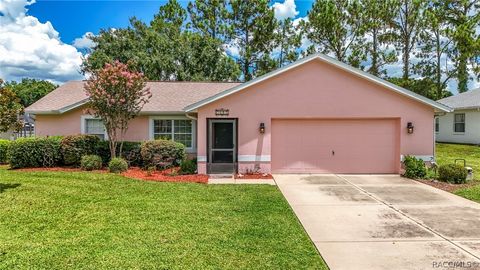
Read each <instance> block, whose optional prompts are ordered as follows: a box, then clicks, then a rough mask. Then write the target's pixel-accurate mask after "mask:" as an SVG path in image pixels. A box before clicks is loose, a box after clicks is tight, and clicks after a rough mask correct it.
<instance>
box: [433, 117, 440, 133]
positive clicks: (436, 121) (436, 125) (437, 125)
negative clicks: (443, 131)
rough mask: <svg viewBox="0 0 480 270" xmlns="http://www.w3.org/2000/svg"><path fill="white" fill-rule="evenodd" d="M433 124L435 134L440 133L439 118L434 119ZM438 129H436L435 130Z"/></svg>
mask: <svg viewBox="0 0 480 270" xmlns="http://www.w3.org/2000/svg"><path fill="white" fill-rule="evenodd" d="M433 124H434V129H435V133H439V132H440V117H438V116H437V117H435V122H434V123H433ZM437 127H438V129H437Z"/></svg>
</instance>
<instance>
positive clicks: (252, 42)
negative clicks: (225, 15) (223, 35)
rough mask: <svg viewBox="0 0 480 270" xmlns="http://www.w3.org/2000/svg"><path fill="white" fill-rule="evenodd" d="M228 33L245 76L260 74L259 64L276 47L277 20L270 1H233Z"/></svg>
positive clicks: (248, 77)
mask: <svg viewBox="0 0 480 270" xmlns="http://www.w3.org/2000/svg"><path fill="white" fill-rule="evenodd" d="M230 9H231V11H230V13H229V28H230V29H229V33H230V40H231V41H232V44H231V45H232V46H236V47H237V48H238V56H235V58H236V60H237V62H238V63H239V65H240V69H241V71H242V75H243V79H244V80H245V81H249V80H251V79H252V78H254V77H256V76H257V73H258V72H259V70H261V69H260V67H261V66H262V65H263V64H264V62H265V61H269V57H268V56H269V55H270V53H271V51H272V49H273V46H274V39H275V34H274V30H275V27H276V19H275V17H274V13H273V10H272V8H270V7H269V5H268V0H256V1H245V0H231V6H230Z"/></svg>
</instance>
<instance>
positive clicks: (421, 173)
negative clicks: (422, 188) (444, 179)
mask: <svg viewBox="0 0 480 270" xmlns="http://www.w3.org/2000/svg"><path fill="white" fill-rule="evenodd" d="M403 164H404V165H405V173H404V174H403V176H405V177H408V178H412V179H418V178H425V176H426V175H427V168H426V167H425V163H424V162H423V160H421V159H418V158H415V157H412V156H406V157H405V160H404V161H403Z"/></svg>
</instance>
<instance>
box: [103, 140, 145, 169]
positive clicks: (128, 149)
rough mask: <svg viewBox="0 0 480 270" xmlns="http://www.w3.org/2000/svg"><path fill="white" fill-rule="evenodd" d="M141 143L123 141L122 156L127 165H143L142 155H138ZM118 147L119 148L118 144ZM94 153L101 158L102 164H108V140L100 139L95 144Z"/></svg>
mask: <svg viewBox="0 0 480 270" xmlns="http://www.w3.org/2000/svg"><path fill="white" fill-rule="evenodd" d="M141 145H142V143H141V142H123V149H122V158H124V159H125V160H126V161H127V162H128V165H129V166H135V167H142V166H143V162H142V156H141V155H140V146H141ZM118 148H120V145H119V146H118ZM118 150H119V149H117V151H118ZM96 153H97V155H99V156H100V157H101V158H102V160H103V164H108V161H109V160H110V147H109V145H108V141H100V142H99V143H98V144H97V149H96Z"/></svg>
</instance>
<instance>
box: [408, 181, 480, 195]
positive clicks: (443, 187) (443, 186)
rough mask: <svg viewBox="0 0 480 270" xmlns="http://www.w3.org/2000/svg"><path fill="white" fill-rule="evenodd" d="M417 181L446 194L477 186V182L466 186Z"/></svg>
mask: <svg viewBox="0 0 480 270" xmlns="http://www.w3.org/2000/svg"><path fill="white" fill-rule="evenodd" d="M417 181H418V182H421V183H424V184H427V185H429V186H432V187H435V188H438V189H441V190H445V191H447V192H451V193H453V192H455V191H456V190H459V189H462V188H468V187H473V186H476V185H478V184H479V183H478V182H477V181H472V182H470V183H466V184H450V183H447V182H441V181H433V180H421V179H418V180H417Z"/></svg>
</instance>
